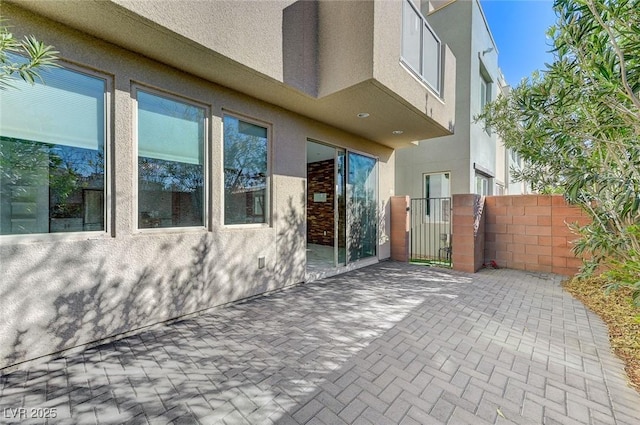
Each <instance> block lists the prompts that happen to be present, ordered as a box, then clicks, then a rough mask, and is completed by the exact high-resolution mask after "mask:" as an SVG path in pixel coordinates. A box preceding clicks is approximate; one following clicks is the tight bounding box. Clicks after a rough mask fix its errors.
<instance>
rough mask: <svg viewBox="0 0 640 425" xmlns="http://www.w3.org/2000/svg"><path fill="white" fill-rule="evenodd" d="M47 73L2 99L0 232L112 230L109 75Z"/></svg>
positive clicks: (59, 70) (65, 71) (14, 83)
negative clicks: (107, 204) (108, 170)
mask: <svg viewBox="0 0 640 425" xmlns="http://www.w3.org/2000/svg"><path fill="white" fill-rule="evenodd" d="M10 56H11V58H10V60H12V61H16V62H18V61H21V60H22V59H21V58H20V57H19V56H17V55H10ZM43 78H44V80H45V82H46V84H45V83H43V82H41V81H36V82H35V84H34V85H31V84H28V83H25V82H24V81H22V80H13V81H12V82H11V84H12V86H13V87H11V88H8V89H7V90H3V91H2V96H0V109H1V110H2V113H1V114H0V234H2V235H16V234H33V233H56V232H82V231H104V230H105V221H106V220H105V196H104V194H105V165H106V162H105V142H106V140H107V137H106V128H107V126H106V124H105V123H106V111H107V106H106V105H107V92H108V90H107V80H106V79H103V78H99V77H97V76H95V75H91V74H88V73H84V72H80V71H77V70H75V69H71V68H66V67H64V68H54V69H50V70H48V71H46V72H44V73H43Z"/></svg>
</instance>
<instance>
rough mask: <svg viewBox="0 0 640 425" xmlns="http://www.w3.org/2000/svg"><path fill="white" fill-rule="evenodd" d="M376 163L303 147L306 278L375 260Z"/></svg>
mask: <svg viewBox="0 0 640 425" xmlns="http://www.w3.org/2000/svg"><path fill="white" fill-rule="evenodd" d="M377 185H378V177H377V160H376V159H375V158H371V157H369V156H366V155H362V154H359V153H355V152H351V151H347V150H345V149H342V148H338V147H334V146H330V145H326V144H323V143H319V142H316V141H311V140H309V141H307V207H306V208H307V211H306V212H307V275H312V276H313V277H315V278H318V277H321V276H328V275H331V274H336V273H337V270H338V269H340V268H344V267H346V266H347V265H349V264H351V263H355V262H357V261H360V260H363V259H367V258H377V240H378V238H377V235H378V214H377Z"/></svg>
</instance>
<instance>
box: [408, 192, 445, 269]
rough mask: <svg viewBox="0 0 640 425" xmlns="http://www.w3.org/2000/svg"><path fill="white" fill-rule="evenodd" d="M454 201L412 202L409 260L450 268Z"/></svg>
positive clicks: (419, 199)
mask: <svg viewBox="0 0 640 425" xmlns="http://www.w3.org/2000/svg"><path fill="white" fill-rule="evenodd" d="M451 249H452V247H451V198H417V199H411V241H410V244H409V261H411V262H416V263H426V264H433V265H441V266H445V267H451Z"/></svg>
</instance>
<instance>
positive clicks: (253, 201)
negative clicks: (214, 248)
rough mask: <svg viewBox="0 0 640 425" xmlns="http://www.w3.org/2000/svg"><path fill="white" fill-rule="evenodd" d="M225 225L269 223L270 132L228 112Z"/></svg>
mask: <svg viewBox="0 0 640 425" xmlns="http://www.w3.org/2000/svg"><path fill="white" fill-rule="evenodd" d="M223 125H224V224H248V223H267V220H268V216H267V211H268V202H269V197H268V175H269V167H268V157H269V155H268V152H269V136H268V135H269V131H268V128H267V127H266V126H263V125H258V124H256V123H251V122H247V121H244V120H241V119H239V118H236V117H233V116H230V115H225V116H224V120H223Z"/></svg>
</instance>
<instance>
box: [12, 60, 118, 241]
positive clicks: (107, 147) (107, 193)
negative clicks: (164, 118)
mask: <svg viewBox="0 0 640 425" xmlns="http://www.w3.org/2000/svg"><path fill="white" fill-rule="evenodd" d="M14 55H16V56H20V57H23V58H24V55H21V54H18V53H14ZM26 59H27V58H25V60H26ZM56 64H57V65H58V66H59V68H61V69H65V70H67V71H71V72H75V73H78V74H82V75H85V76H88V77H92V78H96V79H99V80H102V81H103V82H104V96H103V101H104V104H103V105H104V116H103V129H104V130H103V138H104V139H103V143H104V145H103V150H104V176H103V178H104V186H103V193H104V195H103V203H104V205H103V214H104V229H103V230H83V231H74V232H53V233H51V232H49V233H22V234H6V235H0V245H5V244H7V245H10V244H15V243H32V242H51V241H68V240H85V239H87V237H90V238H111V237H113V236H114V234H113V232H114V228H113V225H112V217H113V198H112V187H111V186H112V184H113V177H112V173H113V167H112V154H113V150H112V149H113V140H112V137H113V132H112V130H111V126H112V124H113V108H114V103H113V99H114V97H113V89H114V87H115V85H114V81H113V75H112V74H108V73H106V72H103V71H100V70H97V69H95V68H92V67H89V66H85V65H82V64H77V63H74V62H70V61H68V60H66V59H64V58H60V59H58V60H57V61H56ZM46 72H47V71H46V70H45V71H44V72H43V74H42V78H43V80H44V83H45V84H46ZM49 219H50V217H49Z"/></svg>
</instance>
